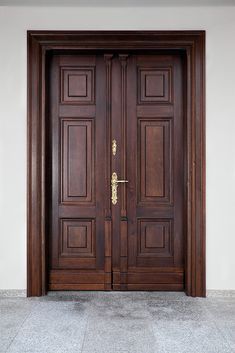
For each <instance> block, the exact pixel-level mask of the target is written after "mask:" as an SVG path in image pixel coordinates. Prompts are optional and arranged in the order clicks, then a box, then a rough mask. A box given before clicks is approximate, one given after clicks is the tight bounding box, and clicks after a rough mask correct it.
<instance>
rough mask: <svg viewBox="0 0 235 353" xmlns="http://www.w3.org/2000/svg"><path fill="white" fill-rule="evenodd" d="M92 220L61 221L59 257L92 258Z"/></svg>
mask: <svg viewBox="0 0 235 353" xmlns="http://www.w3.org/2000/svg"><path fill="white" fill-rule="evenodd" d="M94 245H95V227H94V220H93V219H79V220H78V219H62V220H61V256H75V257H79V256H80V257H94Z"/></svg>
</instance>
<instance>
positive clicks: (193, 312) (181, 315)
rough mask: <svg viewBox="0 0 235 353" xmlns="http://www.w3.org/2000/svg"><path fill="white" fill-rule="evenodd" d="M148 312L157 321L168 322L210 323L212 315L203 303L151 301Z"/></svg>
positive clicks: (148, 303) (148, 304)
mask: <svg viewBox="0 0 235 353" xmlns="http://www.w3.org/2000/svg"><path fill="white" fill-rule="evenodd" d="M147 306H148V310H149V312H150V314H151V316H152V317H153V318H154V319H155V320H167V321H172V320H175V321H187V320H197V321H209V320H210V319H211V314H210V313H209V311H208V310H207V309H206V307H205V306H204V305H202V303H201V302H199V301H197V300H194V301H169V300H165V301H164V300H149V301H148V302H147Z"/></svg>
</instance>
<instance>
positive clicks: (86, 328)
mask: <svg viewBox="0 0 235 353" xmlns="http://www.w3.org/2000/svg"><path fill="white" fill-rule="evenodd" d="M90 315H91V313H90V308H89V309H88V315H87V322H86V327H85V331H84V336H83V340H82V345H81V353H83V352H84V345H85V339H86V335H87V331H88V325H89V320H90Z"/></svg>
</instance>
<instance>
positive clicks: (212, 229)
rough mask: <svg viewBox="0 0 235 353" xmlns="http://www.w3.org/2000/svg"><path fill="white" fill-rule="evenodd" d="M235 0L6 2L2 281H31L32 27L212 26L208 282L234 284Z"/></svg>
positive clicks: (0, 127) (0, 70)
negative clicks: (128, 4)
mask: <svg viewBox="0 0 235 353" xmlns="http://www.w3.org/2000/svg"><path fill="white" fill-rule="evenodd" d="M234 18H235V7H230V8H229V7H214V8H212V7H210V8H209V7H203V8H202V7H201V8H200V7H197V8H192V7H190V8H185V7H178V8H169V7H167V8H163V7H160V8H149V7H148V8H104V7H103V8H84V7H83V8H71V7H69V8H52V7H51V8H49V7H48V8H42V7H41V8H36V7H32V8H29V7H22V8H19V7H1V8H0V48H1V53H0V80H1V84H0V119H1V122H0V249H1V252H0V289H24V288H26V61H27V60H26V31H27V30H28V29H51V30H55V29H64V30H65V29H67V30H68V29H70V30H79V29H83V30H84V29H91V30H98V29H99V30H108V29H112V30H117V29H119V30H124V29H129V30H131V29H132V30H134V29H136V30H140V29H142V30H144V29H152V30H160V29H161V30H170V29H171V30H183V29H184V30H188V29H203V30H206V32H207V42H206V43H207V44H206V77H207V83H206V95H207V99H206V112H207V123H206V139H207V193H206V198H207V223H206V228H207V251H206V254H207V288H208V289H235V272H234V270H235V226H234V224H235V223H234V222H235V65H234V63H235V46H234V38H235V21H234Z"/></svg>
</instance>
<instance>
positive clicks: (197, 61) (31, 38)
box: [27, 31, 206, 296]
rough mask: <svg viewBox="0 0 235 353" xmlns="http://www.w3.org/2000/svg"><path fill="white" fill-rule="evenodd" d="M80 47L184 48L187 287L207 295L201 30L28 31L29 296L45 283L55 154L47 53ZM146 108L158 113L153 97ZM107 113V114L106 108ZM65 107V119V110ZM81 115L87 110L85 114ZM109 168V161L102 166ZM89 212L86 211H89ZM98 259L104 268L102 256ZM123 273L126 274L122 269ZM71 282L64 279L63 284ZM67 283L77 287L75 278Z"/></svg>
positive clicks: (168, 113) (73, 110)
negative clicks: (50, 141)
mask: <svg viewBox="0 0 235 353" xmlns="http://www.w3.org/2000/svg"><path fill="white" fill-rule="evenodd" d="M74 49H76V50H80V52H81V51H82V50H84V51H85V52H86V54H87V51H89V50H96V49H97V50H98V49H102V50H105V49H106V50H109V51H110V50H112V49H113V50H120V51H123V50H126V49H128V51H130V50H132V49H134V50H136V49H138V50H139V49H141V50H145V49H150V50H151V51H154V50H157V51H162V50H163V49H169V50H180V51H181V52H183V53H185V57H184V67H185V70H184V74H185V83H186V84H185V86H186V97H187V99H186V100H185V102H184V108H185V122H186V124H185V131H186V136H185V146H186V148H185V168H184V178H185V180H186V183H185V195H186V197H185V204H186V207H185V209H186V211H185V213H186V218H185V224H186V231H185V234H186V280H185V281H186V288H185V290H186V293H187V294H188V295H191V296H205V289H206V284H205V32H203V31H123V32H120V31H115V32H110V31H109V32H105V31H95V32H92V31H85V32H84V31H79V32H78V31H29V32H28V203H27V205H28V206H27V210H28V217H27V219H28V221H27V224H28V225H27V232H28V256H27V258H28V260H27V261H28V266H27V267H28V277H27V278H28V279H27V281H28V282H27V283H28V285H27V293H28V296H36V295H43V294H45V293H46V290H47V288H46V283H47V280H46V278H47V219H46V214H47V209H46V206H47V203H46V189H47V186H46V185H47V184H46V180H47V173H46V172H45V170H46V168H45V166H46V165H45V161H46V159H47V158H48V153H49V152H48V150H47V144H46V136H47V125H46V121H47V120H46V118H47V114H48V113H47V98H46V97H47V86H46V82H47V58H48V56H50V53H52V51H53V50H57V52H58V51H60V50H62V51H65V50H74ZM152 85H153V81H152V82H150V84H149V87H148V89H147V96H148V95H149V94H154V96H156V95H159V94H160V93H161V92H160V91H159V90H158V91H156V89H155V91H154V92H151V91H152V90H153V89H152ZM75 88H76V87H75ZM104 91H105V89H104ZM159 92H160V93H159ZM81 93H82V92H80V94H81ZM83 94H84V93H83ZM161 104H164V103H161ZM82 109H83V111H84V112H85V114H86V115H84V116H83V118H86V117H89V116H90V115H89V113H87V112H89V107H88V106H87V107H85V106H84V107H83V108H82ZM99 109H101V108H99ZM161 109H162V108H161ZM101 110H102V109H101ZM101 110H100V111H101ZM146 110H148V112H149V118H152V117H153V118H156V116H155V113H154V112H152V111H151V108H150V107H149V106H148V105H147V104H145V106H143V107H142V106H140V107H138V111H139V112H140V114H139V116H141V114H143V117H145V116H146ZM60 111H61V112H62V111H63V107H60ZM163 111H164V114H165V115H164V116H168V117H170V116H171V115H172V111H171V107H169V108H168V109H167V110H165V109H163ZM101 113H102V114H104V116H105V113H104V112H103V111H102V112H101ZM63 114H64V117H65V118H66V117H67V116H66V111H64V112H63ZM72 114H73V115H72ZM79 114H81V116H82V113H79ZM72 116H76V108H75V107H74V106H73V105H72V104H71V117H72ZM158 116H159V117H164V116H163V115H162V111H160V110H159V113H158ZM102 155H105V150H104V151H102ZM104 167H105V164H104V163H103V164H102V168H104ZM104 169H105V168H104ZM107 183H108V181H107ZM107 185H108V184H107ZM61 212H62V210H61ZM74 212H75V211H74ZM163 212H164V210H161V209H160V210H159V215H160V216H161V215H162V214H163ZM65 213H66V212H65ZM91 214H92V213H91ZM153 214H154V212H153ZM170 214H171V212H170V211H169V212H168V215H169V216H170ZM83 216H85V210H84V211H83V215H82V217H83ZM142 216H144V217H146V216H147V215H146V214H145V212H143V214H142ZM147 217H148V216H147ZM98 229H99V231H100V230H101V229H102V227H101V225H98ZM98 266H99V267H100V263H98ZM119 268H120V267H119ZM117 277H119V278H120V277H121V276H120V275H117ZM117 280H118V278H117ZM119 283H120V281H119ZM98 287H99V289H104V284H97V286H96V288H98ZM118 287H119V288H120V285H118V284H117V285H115V286H114V289H115V288H116V289H118ZM163 287H164V288H163ZM65 288H66V286H64V289H65ZM90 288H91V287H90ZM144 288H145V285H144V284H143V283H142V285H139V284H129V287H128V289H129V290H139V289H144ZM172 288H176V286H175V284H173V285H172V284H168V285H165V286H162V284H161V285H159V284H156V283H155V284H152V285H151V290H159V289H164V290H171V289H172ZM54 289H56V286H55V287H54ZM67 289H71V286H70V285H69V284H68V285H67ZM77 289H87V286H86V284H85V285H77ZM177 290H183V288H182V286H181V285H179V286H178V287H177Z"/></svg>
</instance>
